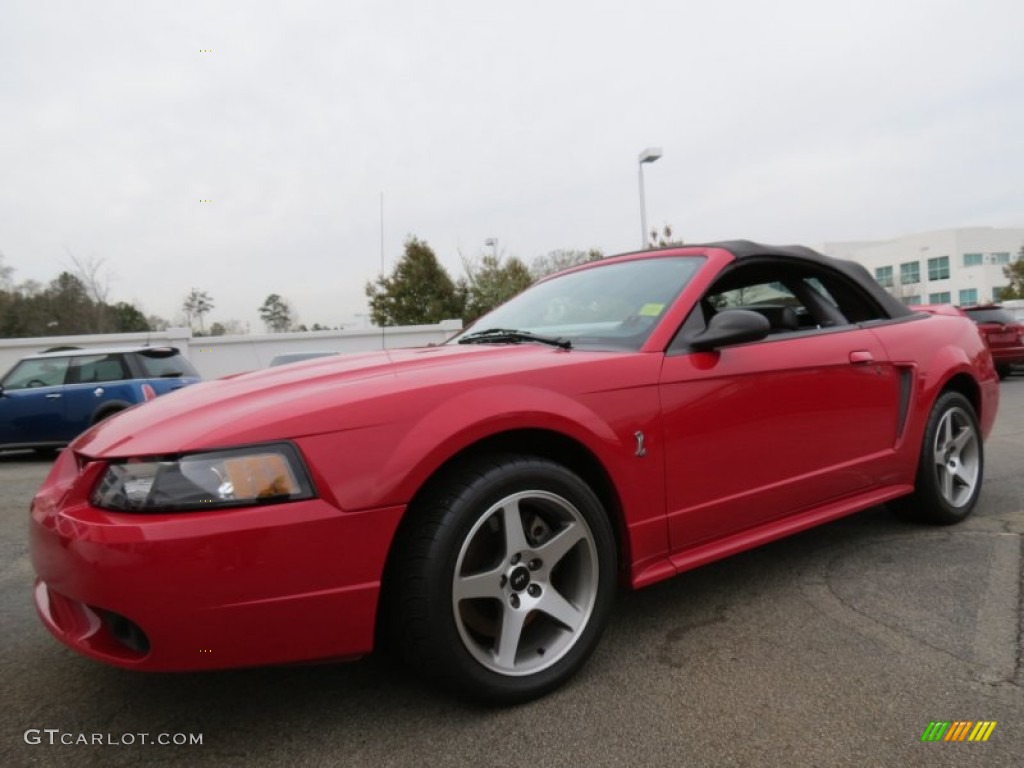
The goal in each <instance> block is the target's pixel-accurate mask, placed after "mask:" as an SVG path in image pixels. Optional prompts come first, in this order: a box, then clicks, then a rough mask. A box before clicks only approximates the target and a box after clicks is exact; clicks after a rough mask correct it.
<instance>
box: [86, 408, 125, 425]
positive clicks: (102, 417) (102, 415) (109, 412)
mask: <svg viewBox="0 0 1024 768" xmlns="http://www.w3.org/2000/svg"><path fill="white" fill-rule="evenodd" d="M123 410H124V408H107V409H106V410H105V411H100V412H99V413H97V414H96V415H95V416H93V417H92V423H93V424H99V423H100V422H101V421H106V420H107V419H109V418H110V417H111V416H115V415H117V414H119V413H120V412H121V411H123Z"/></svg>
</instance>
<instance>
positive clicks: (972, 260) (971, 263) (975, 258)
mask: <svg viewBox="0 0 1024 768" xmlns="http://www.w3.org/2000/svg"><path fill="white" fill-rule="evenodd" d="M983 261H984V258H982V255H981V254H980V253H965V254H964V266H965V267H977V266H979V265H980V264H981V263H982V262H983Z"/></svg>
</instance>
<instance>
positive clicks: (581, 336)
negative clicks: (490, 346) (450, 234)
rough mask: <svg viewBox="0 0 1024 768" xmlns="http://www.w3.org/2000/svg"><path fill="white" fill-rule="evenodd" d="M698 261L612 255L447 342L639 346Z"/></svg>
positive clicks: (533, 291)
mask: <svg viewBox="0 0 1024 768" xmlns="http://www.w3.org/2000/svg"><path fill="white" fill-rule="evenodd" d="M703 261H704V259H703V257H700V256H668V257H658V258H650V259H636V260H633V261H616V262H612V263H606V264H598V265H595V266H593V267H591V268H588V269H582V270H579V271H577V272H570V273H568V274H565V275H561V276H559V277H554V278H552V279H550V280H545V281H544V282H541V283H538V284H536V285H534V286H532V287H530V288H528V289H527V290H525V291H523V292H522V293H521V294H519V295H518V296H516V297H514V298H513V299H511V300H509V301H508V302H507V303H505V304H503V305H502V306H500V307H498V308H497V309H495V310H494V311H493V312H490V313H489V314H486V315H484V316H483V317H481V318H480V319H479V320H477V321H476V322H475V323H474V324H473V325H471V326H470V327H469V328H467V329H466V330H465V331H463V332H462V333H461V334H459V335H458V336H456V337H455V338H453V339H451V340H449V343H469V342H472V341H494V342H518V343H524V342H529V341H536V340H537V339H530V338H529V336H530V335H533V336H538V337H547V339H549V340H550V339H558V340H561V341H563V342H569V343H570V344H571V345H572V347H598V348H610V349H627V350H638V349H640V347H641V345H642V344H643V343H644V341H645V340H646V339H647V337H648V336H649V335H650V333H651V331H652V330H653V329H654V326H655V325H657V323H658V321H659V320H660V319H661V316H662V314H663V313H664V312H665V310H666V309H668V307H669V306H670V305H671V304H672V302H673V301H674V300H675V298H676V297H677V296H678V295H679V292H680V291H681V290H682V289H683V287H684V286H685V285H686V284H687V283H688V282H689V281H690V279H691V278H692V277H693V275H694V274H695V273H696V271H697V269H698V268H699V267H700V265H701V263H702V262H703ZM497 329H501V331H498V330H497ZM516 334H518V336H517V335H516Z"/></svg>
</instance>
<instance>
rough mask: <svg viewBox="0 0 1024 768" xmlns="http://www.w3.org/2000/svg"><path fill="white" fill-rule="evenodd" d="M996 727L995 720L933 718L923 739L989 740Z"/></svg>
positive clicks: (922, 736) (923, 734)
mask: <svg viewBox="0 0 1024 768" xmlns="http://www.w3.org/2000/svg"><path fill="white" fill-rule="evenodd" d="M995 729H996V721H995V720H954V721H952V722H950V721H949V720H945V721H937V720H933V721H932V722H930V723H928V727H927V728H925V729H924V733H922V734H921V741H988V737H989V736H991V735H992V731H994V730H995Z"/></svg>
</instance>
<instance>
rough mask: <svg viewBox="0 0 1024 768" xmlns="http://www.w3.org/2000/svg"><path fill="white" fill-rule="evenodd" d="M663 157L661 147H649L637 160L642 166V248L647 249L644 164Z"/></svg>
mask: <svg viewBox="0 0 1024 768" xmlns="http://www.w3.org/2000/svg"><path fill="white" fill-rule="evenodd" d="M659 157H661V147H648V148H647V149H645V150H644V151H643V152H641V153H640V156H639V157H638V158H637V160H638V163H639V166H640V247H641V248H647V203H646V201H645V200H644V163H653V162H654V161H655V160H657V159H658V158H659Z"/></svg>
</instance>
